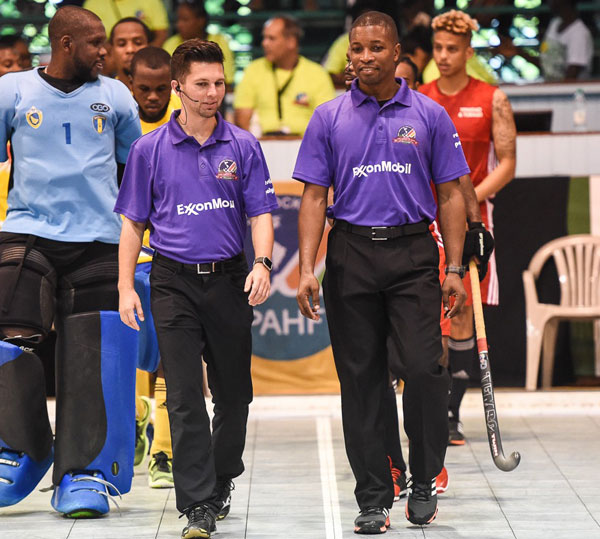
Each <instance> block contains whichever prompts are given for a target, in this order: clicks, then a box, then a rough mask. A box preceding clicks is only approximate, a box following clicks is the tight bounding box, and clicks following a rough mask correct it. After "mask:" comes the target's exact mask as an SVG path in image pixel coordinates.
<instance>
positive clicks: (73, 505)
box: [52, 470, 121, 518]
mask: <svg viewBox="0 0 600 539" xmlns="http://www.w3.org/2000/svg"><path fill="white" fill-rule="evenodd" d="M112 492H114V493H116V495H117V496H119V498H121V493H120V492H119V491H118V490H117V488H116V487H115V486H114V485H113V484H111V483H109V482H108V481H106V480H105V479H104V476H103V475H102V473H101V472H90V471H88V470H83V471H80V472H71V473H67V474H65V475H64V476H63V478H62V481H61V482H60V485H58V486H57V487H55V488H54V493H53V494H52V507H54V509H56V510H57V511H58V512H59V513H62V514H63V515H64V516H66V517H68V518H98V517H101V516H102V515H105V514H106V513H108V511H109V504H108V500H109V499H111V500H112V501H113V503H114V504H115V505H116V506H117V508H118V507H119V505H118V504H117V502H116V501H115V500H114V499H113V494H112Z"/></svg>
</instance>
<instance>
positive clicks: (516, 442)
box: [0, 390, 600, 539]
mask: <svg viewBox="0 0 600 539" xmlns="http://www.w3.org/2000/svg"><path fill="white" fill-rule="evenodd" d="M398 402H400V398H399V399H398ZM49 407H50V409H51V413H52V415H53V410H54V402H53V401H49ZM497 408H498V415H499V420H500V430H501V434H502V441H503V446H504V452H505V454H506V455H508V454H509V453H511V452H512V451H514V450H518V451H519V452H520V453H521V455H522V461H521V464H520V465H519V467H518V468H517V469H516V470H514V471H513V472H510V473H506V472H502V471H500V470H498V469H497V468H496V467H495V466H494V464H493V461H492V459H491V456H490V451H489V447H488V441H487V436H486V431H485V425H484V420H483V407H482V404H481V395H480V393H479V391H477V390H469V393H468V394H467V396H466V398H465V403H464V412H463V422H464V427H465V434H466V437H467V444H466V445H465V446H463V447H450V448H448V452H447V458H446V467H447V469H448V472H449V475H450V485H449V489H448V491H447V493H446V494H443V495H441V496H439V513H438V517H437V519H436V520H435V521H434V522H433V523H432V524H431V525H429V526H427V527H419V526H413V525H411V524H410V523H409V522H408V521H407V520H406V518H405V516H404V505H405V500H401V501H400V502H397V503H396V504H395V505H394V508H393V509H392V512H391V527H390V529H389V531H388V533H387V534H386V536H387V537H390V538H392V537H402V538H431V539H433V538H435V539H442V538H447V539H458V538H473V539H509V538H517V539H563V538H564V539H566V538H568V539H575V538H577V539H595V538H598V539H600V391H556V390H555V391H544V392H542V391H541V392H536V393H526V392H524V391H498V392H497ZM403 446H404V447H406V437H405V436H404V437H403ZM244 460H245V463H246V472H245V473H244V474H243V475H242V476H241V477H239V478H238V479H237V480H236V481H235V491H234V492H233V500H232V509H231V513H230V514H229V516H228V517H227V518H226V519H225V520H224V521H222V522H220V523H218V529H217V533H216V534H215V535H214V537H217V538H221V539H225V538H231V539H293V538H298V539H308V538H311V539H342V538H343V539H346V538H351V537H358V536H356V535H355V534H354V533H353V531H352V530H353V526H352V524H353V521H354V518H355V517H356V516H357V511H358V509H357V506H356V503H355V500H354V495H353V489H354V481H353V478H352V473H351V471H350V468H349V466H348V462H347V460H346V455H345V452H344V445H343V437H342V429H341V420H340V406H339V397H337V396H303V397H257V398H256V399H255V402H254V403H253V405H252V407H251V411H250V421H249V425H248V437H247V445H246V452H245V457H244ZM146 465H147V460H146V461H145V462H144V464H143V465H142V466H140V467H138V468H136V475H135V477H134V480H133V488H132V490H131V492H130V493H128V494H126V495H124V496H123V499H122V500H118V503H119V506H120V509H117V508H116V507H115V506H114V505H113V506H112V509H111V512H110V514H109V515H108V516H107V517H104V518H101V519H96V520H78V521H74V520H68V519H65V518H62V517H60V516H59V515H58V514H57V513H56V512H54V511H53V510H52V509H51V507H50V497H51V493H50V492H45V493H43V492H39V491H35V492H34V493H33V494H31V495H30V496H29V497H28V498H26V499H25V500H24V501H23V502H21V503H20V504H18V505H16V506H13V507H8V508H2V509H0V539H24V538H26V539H34V538H40V539H67V538H68V539H100V538H110V539H155V538H160V539H166V538H173V539H176V538H178V537H180V533H181V529H182V528H183V526H184V525H185V523H186V522H185V519H183V518H182V519H179V518H178V514H177V511H176V509H175V497H174V492H173V490H171V489H163V490H153V489H150V488H148V486H147V469H146ZM49 485H50V474H48V475H47V476H46V477H45V478H44V480H43V481H42V483H41V484H40V487H39V488H42V487H46V486H49Z"/></svg>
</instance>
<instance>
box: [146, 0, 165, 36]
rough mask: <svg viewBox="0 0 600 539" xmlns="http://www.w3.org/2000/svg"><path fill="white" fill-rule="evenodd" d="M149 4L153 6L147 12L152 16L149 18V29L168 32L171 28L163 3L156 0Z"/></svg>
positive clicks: (160, 0)
mask: <svg viewBox="0 0 600 539" xmlns="http://www.w3.org/2000/svg"><path fill="white" fill-rule="evenodd" d="M146 1H148V0H146ZM148 4H151V6H148V10H147V11H148V13H151V14H152V15H151V16H150V17H148V27H149V28H150V30H167V29H168V28H169V18H168V17H167V10H166V9H165V4H164V3H163V1H162V0H154V1H152V2H148Z"/></svg>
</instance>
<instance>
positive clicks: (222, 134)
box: [168, 110, 233, 147]
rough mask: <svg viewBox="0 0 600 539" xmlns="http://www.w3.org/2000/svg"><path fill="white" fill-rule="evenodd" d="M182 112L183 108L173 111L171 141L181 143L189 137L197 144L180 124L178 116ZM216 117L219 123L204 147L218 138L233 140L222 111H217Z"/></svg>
mask: <svg viewBox="0 0 600 539" xmlns="http://www.w3.org/2000/svg"><path fill="white" fill-rule="evenodd" d="M180 113H181V110H174V111H173V112H172V114H171V118H170V120H169V124H168V129H169V135H170V136H171V142H172V143H173V144H180V143H181V142H183V141H184V140H188V139H189V140H193V141H194V142H196V144H197V143H198V141H197V140H196V139H195V138H194V137H192V136H191V135H188V134H187V133H186V132H185V131H184V130H183V127H181V126H180V125H179V122H178V121H177V117H178V116H179V114H180ZM216 118H217V125H216V126H215V130H214V131H213V133H212V135H211V136H210V137H208V140H207V141H206V142H205V143H204V144H203V145H202V146H203V147H204V146H206V145H207V144H212V143H214V142H216V141H217V140H222V141H229V140H233V137H232V135H231V132H230V131H229V128H228V127H227V125H226V124H225V122H224V121H223V117H222V116H221V113H220V112H217V114H216Z"/></svg>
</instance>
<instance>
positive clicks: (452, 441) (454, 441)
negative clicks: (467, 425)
mask: <svg viewBox="0 0 600 539" xmlns="http://www.w3.org/2000/svg"><path fill="white" fill-rule="evenodd" d="M448 445H465V435H464V434H463V426H462V423H461V422H460V421H455V420H453V419H451V420H450V421H448Z"/></svg>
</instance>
